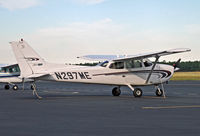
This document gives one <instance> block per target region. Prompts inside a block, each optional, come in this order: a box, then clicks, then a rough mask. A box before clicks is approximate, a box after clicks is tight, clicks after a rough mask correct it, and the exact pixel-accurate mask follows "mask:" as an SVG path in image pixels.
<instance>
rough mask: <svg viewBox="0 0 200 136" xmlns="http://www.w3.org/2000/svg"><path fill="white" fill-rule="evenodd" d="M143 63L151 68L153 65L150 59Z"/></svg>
mask: <svg viewBox="0 0 200 136" xmlns="http://www.w3.org/2000/svg"><path fill="white" fill-rule="evenodd" d="M143 62H144V66H145V67H150V66H151V65H152V62H151V61H150V60H149V59H144V60H143Z"/></svg>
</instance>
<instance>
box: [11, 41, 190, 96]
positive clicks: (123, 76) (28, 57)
mask: <svg viewBox="0 0 200 136" xmlns="http://www.w3.org/2000/svg"><path fill="white" fill-rule="evenodd" d="M10 44H11V46H12V49H13V52H14V54H15V57H16V60H17V62H18V64H19V67H20V70H21V73H20V78H23V79H31V80H34V81H37V80H46V81H58V82H77V83H89V84H106V85H113V86H116V87H114V88H113V89H112V94H113V95H114V96H119V95H120V93H121V90H120V87H121V86H127V87H129V88H130V89H131V90H132V91H133V95H134V96H135V97H141V96H142V90H141V89H140V88H137V87H138V86H147V85H155V86H156V88H157V90H156V95H157V96H163V95H164V92H163V91H164V89H163V88H162V89H160V87H159V85H162V83H165V82H167V81H169V80H170V78H171V77H172V75H173V73H174V71H175V67H173V66H170V65H164V64H158V60H159V58H160V57H161V56H165V55H170V54H175V53H182V52H188V51H191V50H190V49H187V48H182V49H173V50H166V51H160V52H154V53H147V54H139V55H135V56H123V57H122V56H121V58H120V57H118V58H116V57H114V56H113V55H109V56H99V58H100V59H107V61H104V62H103V63H100V64H99V65H98V66H75V65H65V64H54V63H48V62H46V61H45V60H44V59H42V58H41V57H40V56H39V55H38V54H37V53H36V52H35V51H34V50H33V49H32V48H31V47H30V46H29V45H28V44H27V43H26V42H25V41H24V40H23V39H21V41H19V42H15V41H14V42H10ZM151 57H155V62H154V63H152V62H151V61H150V60H149V59H148V58H151ZM82 58H90V59H94V58H98V56H95V55H88V56H83V57H82ZM32 85H33V87H34V90H33V94H35V95H36V96H37V97H38V98H39V99H40V98H42V97H40V96H39V95H38V94H37V91H36V85H35V82H33V84H32ZM161 87H162V86H161Z"/></svg>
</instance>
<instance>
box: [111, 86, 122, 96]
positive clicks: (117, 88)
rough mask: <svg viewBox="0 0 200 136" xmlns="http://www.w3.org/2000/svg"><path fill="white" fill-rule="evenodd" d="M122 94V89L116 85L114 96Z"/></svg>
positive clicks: (113, 91)
mask: <svg viewBox="0 0 200 136" xmlns="http://www.w3.org/2000/svg"><path fill="white" fill-rule="evenodd" d="M120 94H121V90H120V88H119V87H115V88H113V89H112V95H113V96H119V95H120Z"/></svg>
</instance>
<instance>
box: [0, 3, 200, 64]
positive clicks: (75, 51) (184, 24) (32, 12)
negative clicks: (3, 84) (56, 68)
mask: <svg viewBox="0 0 200 136" xmlns="http://www.w3.org/2000/svg"><path fill="white" fill-rule="evenodd" d="M199 7H200V1H199V0H17V1H16V0H0V48H1V52H0V63H6V64H8V63H9V64H11V63H15V62H16V60H15V57H14V54H13V52H12V49H11V47H10V45H9V42H10V41H19V40H20V39H21V38H23V39H24V40H25V41H27V42H28V43H29V45H31V46H32V47H33V48H34V49H35V50H36V51H37V52H38V54H40V56H41V57H43V58H44V59H45V60H46V61H49V62H56V63H79V62H83V60H80V59H77V58H76V57H77V56H82V55H88V54H104V55H105V54H106V55H109V54H111V55H119V54H121V55H134V54H140V53H147V52H154V51H162V50H168V49H173V48H190V49H191V50H192V51H191V52H190V53H183V54H176V55H171V56H165V57H162V60H166V61H176V60H178V59H179V58H182V60H184V61H189V60H191V61H194V60H200V53H199V52H200V8H199Z"/></svg>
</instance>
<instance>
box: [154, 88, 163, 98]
mask: <svg viewBox="0 0 200 136" xmlns="http://www.w3.org/2000/svg"><path fill="white" fill-rule="evenodd" d="M156 96H158V97H161V96H163V90H162V89H160V88H158V89H157V90H156Z"/></svg>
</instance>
